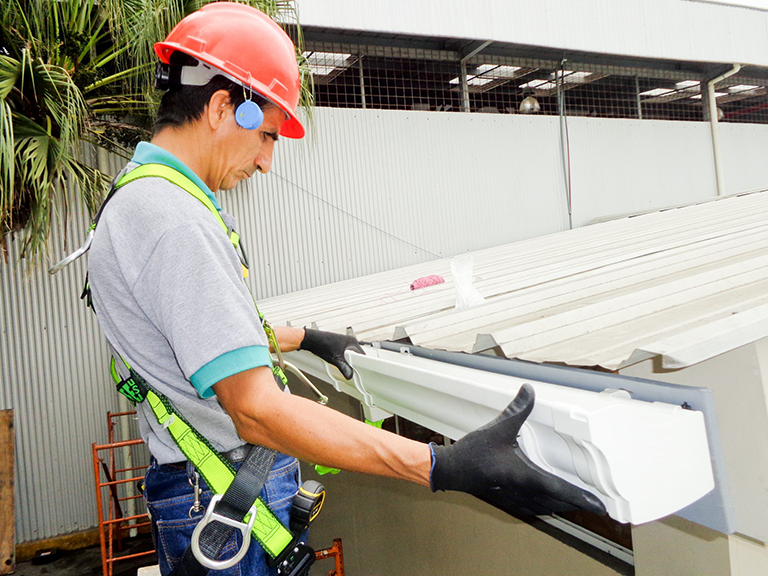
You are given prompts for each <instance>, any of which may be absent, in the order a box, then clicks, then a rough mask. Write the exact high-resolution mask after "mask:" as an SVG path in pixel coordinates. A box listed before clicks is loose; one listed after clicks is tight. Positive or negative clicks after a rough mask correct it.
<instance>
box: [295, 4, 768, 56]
mask: <svg viewBox="0 0 768 576" xmlns="http://www.w3.org/2000/svg"><path fill="white" fill-rule="evenodd" d="M298 6H299V17H300V20H301V22H302V24H303V25H305V26H310V25H311V26H320V27H324V28H343V29H352V30H366V31H373V32H392V33H400V34H409V35H422V36H429V35H434V36H441V37H446V36H448V37H456V38H467V39H473V40H474V39H483V40H485V39H490V40H495V41H499V42H512V43H517V44H530V45H533V46H545V47H550V48H563V49H567V50H586V51H591V52H599V53H604V54H617V55H626V56H637V57H653V58H665V59H670V60H691V61H710V62H741V63H748V64H759V65H768V34H766V31H767V30H768V12H765V11H761V10H753V9H749V8H743V7H736V6H727V5H722V4H710V3H701V2H690V1H687V0H621V1H617V0H580V1H579V2H574V1H573V0H539V1H538V2H535V3H531V2H529V1H526V0H487V1H484V2H462V1H460V0H419V1H418V2H413V1H411V0H391V1H390V2H366V3H365V4H362V3H360V2H358V1H356V0H298Z"/></svg>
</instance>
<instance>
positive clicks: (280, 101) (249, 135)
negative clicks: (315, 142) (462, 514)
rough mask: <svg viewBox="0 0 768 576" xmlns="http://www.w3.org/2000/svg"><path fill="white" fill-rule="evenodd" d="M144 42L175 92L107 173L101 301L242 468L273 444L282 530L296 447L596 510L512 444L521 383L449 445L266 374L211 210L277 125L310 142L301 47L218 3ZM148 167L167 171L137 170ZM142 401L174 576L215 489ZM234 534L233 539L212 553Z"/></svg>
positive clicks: (445, 484) (401, 473)
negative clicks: (325, 401)
mask: <svg viewBox="0 0 768 576" xmlns="http://www.w3.org/2000/svg"><path fill="white" fill-rule="evenodd" d="M155 50H156V52H157V54H158V56H159V57H160V59H161V61H162V62H163V66H162V67H161V69H160V73H159V77H160V81H161V82H163V83H164V84H165V87H166V88H167V89H168V92H167V93H166V94H165V95H164V97H163V100H162V104H161V106H160V109H159V111H158V117H157V121H156V126H155V134H154V137H153V139H152V141H151V143H146V142H143V143H141V144H139V146H138V147H137V148H136V152H135V155H134V157H133V159H132V161H131V163H129V164H128V166H127V167H126V168H125V169H124V170H123V172H121V174H120V175H119V176H118V185H119V186H120V188H119V190H118V191H117V193H115V194H113V195H112V196H111V197H110V199H109V202H108V203H107V204H106V205H105V206H104V207H103V209H102V212H101V213H100V216H99V218H98V226H97V227H96V231H95V236H94V240H93V245H92V248H91V253H90V259H89V260H90V261H89V275H90V286H91V293H92V298H93V305H94V309H95V310H96V312H97V315H98V318H99V322H100V324H101V326H102V328H103V330H104V332H105V334H106V336H107V339H108V340H109V342H110V344H111V346H112V347H113V348H114V350H115V351H116V353H117V355H119V357H120V358H121V359H122V361H123V362H124V363H125V365H126V366H130V367H132V368H133V370H134V372H135V374H137V375H139V376H141V377H142V378H143V379H144V380H145V381H146V383H147V385H148V386H149V388H151V389H152V390H155V391H157V392H158V393H159V394H162V395H164V396H165V397H166V398H167V399H168V401H169V403H170V404H172V405H173V407H174V408H175V410H176V411H177V412H178V414H180V415H183V417H184V419H185V420H184V421H185V422H188V423H189V424H190V425H191V426H193V427H194V428H195V429H197V431H198V432H199V433H200V434H201V435H202V436H203V437H204V438H205V440H206V441H207V442H208V443H209V444H210V445H212V446H213V448H215V449H216V450H217V451H218V452H220V453H222V454H223V455H224V457H225V458H226V459H227V460H228V461H229V462H232V463H233V465H234V467H235V468H237V467H238V466H240V465H241V464H240V463H241V462H242V459H243V453H244V451H243V449H242V447H243V445H244V444H245V443H248V444H250V445H262V446H266V447H268V448H271V449H274V450H276V451H278V453H279V454H278V455H277V457H276V459H275V461H274V464H273V465H272V470H271V472H270V474H269V476H268V478H267V481H266V485H265V487H264V489H263V490H262V492H261V494H262V496H263V498H264V499H265V500H266V501H267V503H268V504H269V505H270V507H271V508H272V510H273V512H274V514H275V515H276V516H277V517H278V519H279V520H280V521H281V522H282V523H283V524H284V525H288V522H289V518H288V512H289V507H290V505H291V502H292V500H293V495H294V494H295V493H296V491H297V477H298V464H297V461H296V458H301V459H303V460H306V461H310V462H314V463H317V464H322V465H326V466H332V467H336V468H341V469H345V470H351V471H356V472H363V473H367V474H378V475H381V476H389V477H393V478H399V479H403V480H408V481H411V482H415V483H418V484H422V485H424V486H431V488H432V489H433V490H460V491H464V492H468V493H471V494H473V495H475V496H477V497H478V498H481V499H483V500H485V501H487V502H489V503H491V504H493V505H495V506H497V507H499V508H501V509H503V510H506V511H508V512H511V513H520V512H524V511H528V512H535V513H547V512H550V511H561V510H567V509H573V508H583V509H587V510H590V511H593V512H598V513H604V508H603V506H602V504H601V503H600V501H599V500H598V499H597V498H596V497H595V496H593V495H591V494H589V493H587V492H585V491H583V490H581V489H578V488H576V487H575V486H572V485H570V484H568V483H567V482H565V481H563V480H561V479H559V478H556V477H554V476H552V475H550V474H547V473H545V472H543V471H542V470H540V469H538V468H537V467H536V466H535V465H533V464H532V463H531V462H530V461H529V460H528V459H527V458H525V456H524V455H523V454H522V452H521V451H520V449H519V447H518V446H517V443H516V438H517V433H518V431H519V427H520V425H522V423H523V421H524V420H525V418H526V417H527V416H528V414H529V413H530V410H531V409H532V407H533V393H532V389H530V388H529V387H524V388H523V390H522V391H521V392H520V394H519V395H518V397H517V398H516V399H515V401H514V402H513V403H512V404H510V406H509V407H508V408H507V410H506V411H505V412H504V413H503V414H502V415H500V416H499V418H498V419H497V420H495V421H494V422H492V423H490V424H489V425H487V426H486V427H484V428H483V429H482V430H479V431H475V432H473V433H471V434H469V435H467V436H466V437H465V438H464V439H462V440H461V441H459V442H457V443H455V444H454V445H452V446H450V447H442V446H428V445H425V444H421V443H417V442H414V441H411V440H408V439H405V438H402V437H399V436H396V435H393V434H390V433H387V432H385V431H382V430H379V429H376V428H374V427H371V426H366V425H365V424H363V423H361V422H358V421H356V420H353V419H351V418H348V417H346V416H344V415H342V414H340V413H337V412H335V411H333V410H330V409H328V408H325V407H322V406H320V405H318V404H316V403H314V402H311V401H309V400H306V399H304V398H300V397H297V396H291V395H290V394H287V393H285V392H284V391H282V390H281V388H280V387H279V386H278V385H276V383H275V378H274V377H273V371H272V369H271V361H270V356H269V350H270V344H269V341H268V338H267V336H266V335H265V331H264V328H263V325H262V322H261V320H260V318H259V314H258V312H257V310H256V308H255V306H254V304H253V301H252V299H251V296H250V294H249V293H248V290H247V287H246V285H245V283H244V282H243V267H244V262H243V261H242V259H241V257H240V256H239V255H238V252H237V251H236V249H235V247H233V242H234V243H235V244H236V243H237V242H236V236H237V235H236V234H232V231H233V230H234V228H236V226H235V224H234V221H233V219H232V218H231V217H229V216H228V215H226V214H223V213H221V214H219V212H218V211H219V210H220V207H219V205H218V202H217V201H216V198H215V196H214V194H213V191H218V190H228V189H231V188H234V187H235V186H236V185H237V183H238V182H240V181H242V180H244V179H246V178H249V177H251V176H252V175H253V174H254V173H255V172H257V171H258V172H261V173H263V174H266V173H267V172H269V170H270V166H271V163H272V155H273V151H274V147H275V144H276V143H277V141H278V138H279V136H280V135H284V136H287V137H291V138H301V137H303V135H304V128H303V127H302V125H301V123H300V122H299V120H298V118H297V117H296V114H295V109H296V105H297V102H298V97H299V88H300V80H299V73H298V68H297V66H296V61H295V53H294V47H293V45H292V43H291V41H290V39H289V38H288V37H287V36H286V35H285V33H284V32H283V31H282V30H281V29H280V28H279V27H278V26H277V25H276V24H275V23H274V22H272V21H271V20H270V19H269V18H267V17H266V16H265V15H263V14H262V13H261V12H259V11H257V10H255V9H253V8H249V7H247V6H244V5H241V4H233V3H226V2H222V3H215V4H210V5H207V6H205V7H204V8H202V9H201V10H200V11H198V12H196V13H194V14H192V15H190V16H188V17H187V18H185V19H184V20H182V22H181V23H180V24H179V25H178V26H177V27H176V28H175V29H174V30H173V31H172V32H171V34H170V35H169V36H168V38H167V39H166V41H165V42H161V43H158V44H157V45H156V47H155ZM262 116H263V117H262ZM157 165H159V166H161V167H162V168H163V169H164V170H165V172H163V174H165V176H163V175H159V176H158V175H153V174H154V173H153V172H151V173H150V175H149V176H148V177H141V178H136V179H134V180H131V178H132V174H137V173H138V172H140V171H141V170H142V169H145V168H147V167H150V168H151V167H152V166H157ZM168 169H171V170H170V171H168ZM134 170H137V172H134ZM152 170H156V168H152ZM126 181H128V182H127V183H125V182H126ZM233 238H235V240H233ZM275 335H276V339H277V341H278V343H279V347H280V349H281V350H282V351H284V352H285V351H291V350H296V349H305V350H309V351H310V352H313V353H315V354H316V355H318V356H319V357H321V358H322V359H324V360H326V361H328V362H331V363H333V364H335V365H336V366H337V367H338V368H339V369H340V370H341V371H342V373H343V374H344V376H345V377H347V378H350V377H351V375H352V369H351V367H350V366H349V365H348V364H347V363H346V361H345V360H344V351H345V350H346V349H351V350H353V351H356V352H358V353H359V352H362V350H361V349H360V347H359V345H358V343H357V342H356V340H354V338H350V337H347V336H342V335H336V334H331V333H327V332H321V331H315V330H304V329H295V328H276V329H275ZM152 412H153V409H150V408H149V407H148V406H147V402H144V403H142V404H139V413H140V423H141V430H142V436H143V437H144V438H145V439H146V441H147V444H148V447H149V450H150V452H151V453H152V455H153V459H152V464H151V466H150V468H149V470H148V472H147V476H146V480H145V497H146V499H147V502H148V507H149V510H150V513H151V516H152V520H153V527H154V535H155V541H156V545H157V549H158V556H159V561H160V567H161V570H162V572H163V574H169V573H170V572H171V571H172V570H173V569H174V568H175V567H177V566H178V565H179V563H180V561H181V558H182V556H184V555H185V552H186V550H187V548H188V546H189V544H190V539H191V537H192V531H193V529H194V528H195V526H196V525H197V524H198V522H199V521H200V517H201V514H202V511H203V510H204V509H205V505H206V504H207V503H208V501H209V500H210V497H211V494H210V491H208V487H207V485H206V483H205V482H204V481H203V480H202V479H201V478H200V476H199V474H198V473H197V472H198V471H197V470H196V469H195V467H194V466H192V465H191V464H190V462H188V461H187V458H186V456H185V454H186V452H184V451H183V450H182V449H180V445H177V443H176V442H175V441H174V439H173V438H172V437H171V435H170V434H169V430H168V429H167V428H169V426H171V425H172V422H173V419H172V418H169V419H166V420H165V421H164V422H163V423H160V420H161V419H160V417H157V418H156V415H157V412H155V414H153V413H152ZM198 489H199V491H202V495H200V492H199V491H198ZM239 542H240V541H239V540H235V539H234V538H233V539H232V541H231V543H230V544H229V545H228V546H227V547H225V549H224V551H223V552H222V556H223V557H227V555H229V556H231V555H232V553H233V550H234V549H236V548H238V547H239V545H240V544H239ZM232 570H237V572H230V571H229V570H225V571H222V572H221V573H222V574H229V573H233V574H234V573H243V574H269V573H272V572H270V570H273V569H270V568H268V567H267V564H266V562H265V552H264V550H263V549H262V548H261V547H260V546H258V545H255V544H252V545H251V546H250V548H249V551H248V554H247V555H246V557H245V558H244V559H243V560H242V561H241V562H240V563H239V564H238V565H237V567H236V568H233V569H232Z"/></svg>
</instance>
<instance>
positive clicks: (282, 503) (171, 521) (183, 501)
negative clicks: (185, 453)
mask: <svg viewBox="0 0 768 576" xmlns="http://www.w3.org/2000/svg"><path fill="white" fill-rule="evenodd" d="M235 468H239V465H238V464H236V465H235ZM194 476H195V475H194V467H193V466H192V464H190V463H186V464H163V465H159V464H158V463H157V462H156V461H155V459H154V458H152V460H151V463H150V466H149V468H148V470H147V475H146V478H145V479H144V498H145V499H146V501H147V508H148V509H149V513H150V515H151V516H152V536H153V539H154V541H155V547H156V549H157V558H158V561H159V564H160V572H161V573H162V574H163V576H166V575H168V574H170V573H171V571H172V570H173V569H174V568H175V567H176V565H177V564H178V563H179V560H181V557H182V556H183V554H184V552H185V551H186V549H187V547H188V546H189V543H190V540H191V539H192V531H193V530H194V529H195V526H196V525H197V523H198V521H199V520H200V519H201V518H202V517H203V514H204V512H205V507H206V506H208V502H210V500H211V496H212V495H213V494H212V492H211V490H210V489H209V488H208V485H207V484H206V483H205V480H203V479H202V477H201V478H200V489H201V490H202V494H201V495H200V503H201V504H202V506H203V510H201V511H200V512H199V513H197V514H194V513H193V514H192V518H190V517H189V510H190V508H191V507H192V504H193V503H194V493H193V489H192V485H191V484H190V481H191V482H192V483H194ZM299 481H300V480H299V462H298V460H296V459H295V458H292V457H289V456H285V455H283V454H278V457H277V460H276V461H275V465H274V467H273V468H272V471H271V472H270V473H269V477H268V478H267V482H266V484H265V485H264V488H263V489H262V491H261V497H262V498H263V499H264V501H265V502H267V504H269V507H270V508H271V509H272V511H273V512H274V513H275V515H276V516H277V518H278V519H279V520H280V521H281V522H282V523H283V525H284V526H288V515H289V513H290V510H291V503H292V502H293V497H294V495H295V494H296V491H297V490H298V485H299ZM305 541H306V540H305ZM241 544H242V535H241V534H240V532H239V531H238V530H236V531H235V533H234V534H233V535H232V536H231V537H230V539H229V541H228V542H227V544H226V545H225V546H224V548H223V550H222V553H221V554H220V555H219V560H223V559H225V558H231V557H232V556H234V555H235V554H236V553H237V551H238V550H239V549H240V546H241ZM276 574H277V571H276V569H274V568H269V567H268V566H267V562H266V553H265V552H264V549H263V548H262V547H261V546H259V543H258V542H257V541H256V540H255V539H251V545H250V547H249V549H248V553H247V554H246V555H245V557H244V558H243V559H242V560H241V561H240V562H239V563H238V564H236V565H235V566H233V567H232V568H229V569H227V570H221V571H216V576H240V575H248V576H273V575H276Z"/></svg>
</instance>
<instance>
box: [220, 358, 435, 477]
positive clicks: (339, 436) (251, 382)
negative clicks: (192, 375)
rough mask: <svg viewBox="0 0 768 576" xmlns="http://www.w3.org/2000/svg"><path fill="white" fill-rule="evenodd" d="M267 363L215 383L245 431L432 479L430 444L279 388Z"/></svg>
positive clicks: (379, 470) (331, 457)
mask: <svg viewBox="0 0 768 576" xmlns="http://www.w3.org/2000/svg"><path fill="white" fill-rule="evenodd" d="M271 378H272V377H271V374H270V372H269V370H268V369H266V368H254V369H253V370H249V371H247V372H242V373H240V374H236V375H234V376H230V377H229V378H226V379H225V380H222V381H221V382H219V383H218V384H216V385H215V386H214V390H215V391H216V395H217V397H218V398H219V402H220V403H221V405H222V406H223V407H224V409H225V410H226V411H227V412H228V413H229V415H230V416H231V417H232V419H233V420H234V422H235V426H236V428H237V431H238V433H239V434H240V437H241V438H243V440H246V441H247V442H250V443H252V444H262V445H264V446H268V447H270V448H274V449H275V450H279V451H281V452H284V453H286V454H290V455H292V456H296V457H297V458H300V459H302V460H306V461H309V462H313V463H315V464H323V465H325V466H332V467H334V468H342V469H344V470H351V471H355V472H364V473H367V474H376V475H379V476H389V477H392V478H399V479H402V480H408V481H411V482H415V483H417V484H422V485H425V486H428V485H429V471H430V467H431V456H430V451H429V446H428V445H426V444H421V443H419V442H414V441H413V440H408V439H407V438H402V437H401V436H397V435H395V434H391V433H389V432H386V431H384V430H379V429H378V428H374V427H373V426H367V425H366V424H363V423H362V422H359V421H357V420H354V419H353V418H349V417H348V416H345V415H343V414H341V413H340V412H337V411H335V410H332V409H330V408H326V407H324V406H320V405H319V404H317V403H315V402H312V401H310V400H307V399H306V398H301V397H298V396H293V395H288V394H283V393H282V392H280V391H279V389H277V388H276V387H275V386H274V384H273V380H271Z"/></svg>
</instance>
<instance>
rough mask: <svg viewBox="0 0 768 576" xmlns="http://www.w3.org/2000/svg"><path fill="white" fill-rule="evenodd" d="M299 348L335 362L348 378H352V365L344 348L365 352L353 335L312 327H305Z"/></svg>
mask: <svg viewBox="0 0 768 576" xmlns="http://www.w3.org/2000/svg"><path fill="white" fill-rule="evenodd" d="M299 350H306V351H308V352H312V354H314V355H315V356H317V357H318V358H322V359H323V360H325V361H326V362H328V364H333V365H334V366H336V368H338V369H339V370H340V371H341V374H342V375H343V376H344V378H346V379H347V380H351V379H352V366H350V365H349V364H347V361H346V360H344V350H354V351H355V352H359V353H360V354H365V352H364V351H363V349H362V348H361V347H360V343H359V342H358V341H357V338H355V337H353V336H347V335H346V334H336V333H335V332H325V331H323V330H312V329H311V328H304V340H302V341H301V344H300V345H299Z"/></svg>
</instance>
